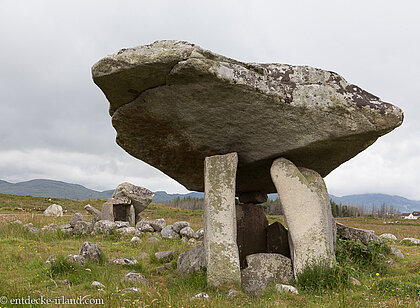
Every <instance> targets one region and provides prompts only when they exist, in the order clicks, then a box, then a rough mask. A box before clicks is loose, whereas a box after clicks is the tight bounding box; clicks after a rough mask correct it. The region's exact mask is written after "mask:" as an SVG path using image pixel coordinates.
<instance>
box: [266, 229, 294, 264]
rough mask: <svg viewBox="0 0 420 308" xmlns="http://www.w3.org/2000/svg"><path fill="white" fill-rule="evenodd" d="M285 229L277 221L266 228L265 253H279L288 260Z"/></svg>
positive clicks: (288, 251) (287, 243) (286, 232)
mask: <svg viewBox="0 0 420 308" xmlns="http://www.w3.org/2000/svg"><path fill="white" fill-rule="evenodd" d="M288 233H289V232H288V231H287V229H286V228H285V227H284V226H283V225H282V224H281V223H279V222H278V221H276V222H273V223H272V224H271V225H269V226H268V228H267V252H272V253H279V254H281V255H283V256H285V257H288V258H290V247H289V239H288Z"/></svg>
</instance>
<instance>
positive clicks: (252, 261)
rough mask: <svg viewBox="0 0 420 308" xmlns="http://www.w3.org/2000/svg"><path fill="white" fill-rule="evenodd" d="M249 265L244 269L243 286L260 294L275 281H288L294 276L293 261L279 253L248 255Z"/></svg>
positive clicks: (254, 293) (250, 291) (255, 293)
mask: <svg viewBox="0 0 420 308" xmlns="http://www.w3.org/2000/svg"><path fill="white" fill-rule="evenodd" d="M246 262H247V264H248V267H247V268H245V269H243V270H242V287H243V288H244V289H245V290H246V291H247V292H249V293H250V294H252V295H253V296H259V295H261V293H262V292H263V291H264V290H265V288H266V287H267V286H268V285H269V284H271V283H273V282H287V281H289V280H290V279H292V278H293V272H292V262H291V260H290V259H289V258H286V257H285V256H282V255H280V254H277V253H257V254H254V255H249V256H247V257H246Z"/></svg>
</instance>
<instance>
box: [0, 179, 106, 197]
mask: <svg viewBox="0 0 420 308" xmlns="http://www.w3.org/2000/svg"><path fill="white" fill-rule="evenodd" d="M113 192H114V191H113V190H106V191H96V190H92V189H89V188H86V187H84V186H82V185H79V184H70V183H65V182H61V181H54V180H44V179H37V180H31V181H26V182H20V183H9V182H6V181H2V180H0V194H10V195H18V196H34V197H51V198H64V199H72V200H88V199H106V198H109V197H111V195H112V193H113Z"/></svg>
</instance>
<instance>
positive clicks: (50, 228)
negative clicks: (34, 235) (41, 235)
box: [41, 226, 57, 232]
mask: <svg viewBox="0 0 420 308" xmlns="http://www.w3.org/2000/svg"><path fill="white" fill-rule="evenodd" d="M41 231H44V232H57V229H55V228H53V227H51V226H43V227H42V228H41Z"/></svg>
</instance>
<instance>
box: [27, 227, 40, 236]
mask: <svg viewBox="0 0 420 308" xmlns="http://www.w3.org/2000/svg"><path fill="white" fill-rule="evenodd" d="M39 231H40V229H39V228H37V227H28V232H29V233H34V234H36V233H39Z"/></svg>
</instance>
